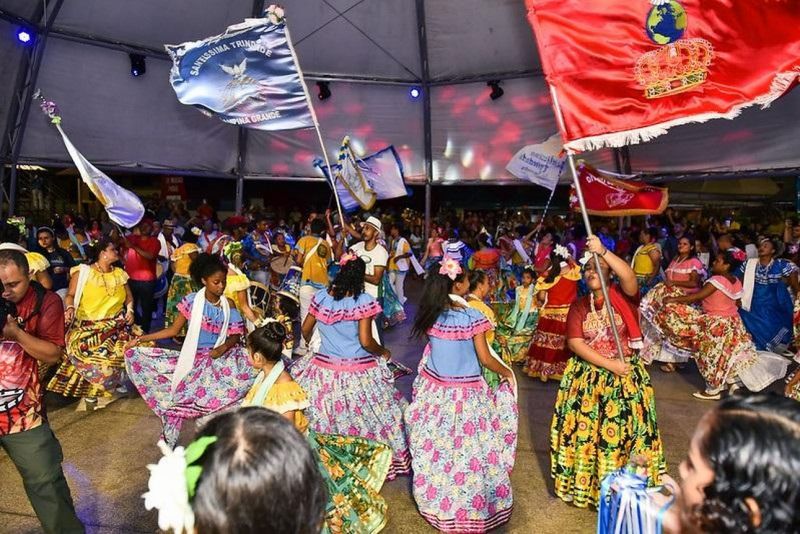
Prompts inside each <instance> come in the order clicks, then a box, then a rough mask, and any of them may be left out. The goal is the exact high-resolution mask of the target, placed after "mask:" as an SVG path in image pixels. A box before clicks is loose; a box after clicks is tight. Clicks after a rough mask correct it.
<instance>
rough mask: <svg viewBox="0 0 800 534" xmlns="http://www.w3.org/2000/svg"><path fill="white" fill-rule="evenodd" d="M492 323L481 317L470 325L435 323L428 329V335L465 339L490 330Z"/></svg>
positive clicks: (452, 339) (455, 339)
mask: <svg viewBox="0 0 800 534" xmlns="http://www.w3.org/2000/svg"><path fill="white" fill-rule="evenodd" d="M491 329H492V323H490V322H489V320H488V319H485V318H484V319H480V320H479V321H475V322H474V323H472V324H469V325H448V324H442V323H435V324H434V325H433V326H432V327H430V328H429V329H428V335H429V336H431V337H437V338H439V339H449V340H451V341H464V340H466V339H472V338H473V337H475V336H476V335H477V334H482V333H484V332H489V331H490V330H491Z"/></svg>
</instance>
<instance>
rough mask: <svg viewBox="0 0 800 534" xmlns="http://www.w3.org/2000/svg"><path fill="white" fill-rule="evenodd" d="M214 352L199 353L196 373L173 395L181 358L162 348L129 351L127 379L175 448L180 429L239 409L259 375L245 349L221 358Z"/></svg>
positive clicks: (209, 350) (202, 350) (185, 380)
mask: <svg viewBox="0 0 800 534" xmlns="http://www.w3.org/2000/svg"><path fill="white" fill-rule="evenodd" d="M210 352H211V349H200V350H199V351H198V352H197V355H196V356H195V359H194V364H193V366H192V369H191V370H190V371H189V374H187V375H186V376H185V377H184V379H183V380H182V381H181V382H180V383H179V384H178V387H177V388H176V389H175V391H174V392H173V391H172V374H173V373H174V372H175V366H176V365H177V363H178V357H179V356H180V352H179V351H177V350H169V349H162V348H159V347H137V348H134V349H131V350H129V351H127V353H126V354H125V364H126V367H127V369H128V376H129V377H130V379H131V381H132V382H133V383H134V384H135V385H136V388H137V389H138V390H139V393H140V394H141V395H142V398H143V399H144V400H145V402H146V403H147V405H148V406H149V407H150V409H151V410H153V411H154V412H155V413H156V415H157V416H159V417H160V418H161V423H162V424H163V426H164V430H163V433H162V437H163V438H164V441H166V442H167V444H168V445H169V446H171V447H174V446H175V444H176V443H177V442H178V435H179V434H180V430H181V425H182V424H183V421H184V420H186V419H197V418H199V417H204V416H207V415H211V414H213V413H216V412H219V411H222V410H224V409H226V408H229V407H231V406H235V405H238V404H239V403H240V402H241V400H242V399H243V398H244V396H245V395H246V394H247V392H248V391H250V386H252V385H253V381H254V380H255V378H256V372H255V371H254V369H253V367H252V366H251V365H250V363H249V361H248V359H247V353H246V352H245V349H244V348H243V347H241V346H237V347H234V348H232V349H230V350H229V351H228V352H226V353H225V354H223V355H222V356H220V357H219V358H216V359H214V358H212V357H211V356H209V353H210Z"/></svg>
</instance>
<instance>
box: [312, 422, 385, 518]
mask: <svg viewBox="0 0 800 534" xmlns="http://www.w3.org/2000/svg"><path fill="white" fill-rule="evenodd" d="M308 443H309V444H310V445H311V449H312V450H313V451H314V453H315V454H316V455H317V458H318V461H319V467H320V473H321V474H322V478H323V480H324V481H325V486H326V487H327V489H328V506H327V509H326V512H325V525H324V527H323V530H322V532H323V533H325V534H327V533H331V534H333V533H347V534H373V533H375V532H380V531H381V530H383V527H384V526H386V509H387V507H386V501H385V500H384V499H383V497H381V496H380V493H379V492H380V491H381V488H382V487H383V483H384V481H385V480H386V475H387V474H388V473H389V469H390V468H391V464H392V449H390V448H389V446H388V445H385V444H383V443H379V442H377V441H371V440H367V439H364V438H359V437H356V436H342V435H328V434H317V433H315V432H311V431H309V433H308Z"/></svg>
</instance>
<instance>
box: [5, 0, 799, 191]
mask: <svg viewBox="0 0 800 534" xmlns="http://www.w3.org/2000/svg"><path fill="white" fill-rule="evenodd" d="M46 5H47V10H48V14H47V16H46V17H42V16H41V13H42V6H43V3H42V2H37V1H35V0H0V79H2V80H3V82H4V83H3V84H2V86H0V131H5V132H7V133H13V132H15V131H17V129H15V128H14V125H15V123H17V122H18V121H17V118H18V117H19V116H20V109H21V107H20V106H18V105H15V103H19V102H20V101H22V102H23V103H24V100H25V98H22V99H21V100H20V99H17V98H16V92H17V91H20V92H21V96H23V97H25V95H26V94H27V93H29V92H32V90H33V89H34V88H37V87H38V88H41V89H42V91H43V93H44V94H45V95H46V97H47V98H48V99H51V100H54V101H55V102H57V103H58V105H59V107H60V109H61V113H62V115H63V118H64V122H63V125H64V128H65V129H66V131H67V132H68V133H69V134H70V136H71V138H72V140H73V142H74V143H75V144H76V145H77V146H78V148H79V149H80V150H81V151H82V152H83V153H84V155H86V156H87V157H88V158H89V159H90V160H91V161H92V162H94V163H95V164H98V165H101V166H102V165H106V166H109V167H124V168H139V169H142V170H155V169H162V170H165V171H170V172H183V173H186V174H191V173H200V174H208V175H219V176H228V177H231V176H235V175H237V174H239V173H241V174H243V175H244V176H245V177H246V178H268V177H275V178H313V177H318V176H319V174H318V171H316V170H315V169H314V168H313V166H312V161H313V159H314V158H315V157H316V156H318V155H320V149H319V146H318V144H317V142H316V138H315V135H314V134H313V132H312V131H307V130H306V131H294V132H280V133H265V132H259V131H253V130H250V131H247V133H246V135H240V132H239V130H238V128H236V127H234V126H230V125H226V124H223V123H222V122H220V121H218V120H216V119H212V118H207V117H205V116H204V115H202V114H201V113H199V112H198V111H197V110H195V109H192V108H190V107H187V106H184V105H182V104H180V103H178V101H177V99H176V97H175V94H174V92H173V91H172V89H171V88H170V86H169V82H168V72H169V68H170V62H169V61H168V60H167V58H166V54H164V52H163V44H164V43H180V42H183V41H188V40H196V39H200V38H204V37H207V36H209V35H213V34H217V33H220V32H221V31H223V30H224V28H225V27H226V26H228V25H230V24H233V23H237V22H240V21H241V20H243V19H244V18H247V17H250V16H252V14H253V13H254V12H258V11H259V10H260V8H261V6H262V2H261V1H260V0H255V2H254V0H225V1H219V0H218V1H211V0H203V1H201V0H136V1H135V2H132V1H130V0H127V1H122V0H48V2H47V4H46ZM283 5H284V7H285V8H286V14H287V20H288V25H289V28H290V30H291V32H292V38H293V41H294V43H295V45H296V49H297V54H298V56H299V60H300V64H301V67H302V69H303V70H304V72H305V73H306V77H307V79H309V80H315V79H316V80H318V79H328V80H331V85H330V89H331V92H332V94H333V96H332V98H330V99H328V100H326V101H324V102H317V105H316V108H317V112H318V115H319V118H320V122H321V126H322V131H323V135H324V138H325V142H326V146H327V148H328V150H329V151H330V152H331V153H332V154H333V153H335V152H336V149H337V148H338V146H339V143H340V141H341V139H342V137H343V136H344V135H345V134H349V135H351V137H352V138H353V139H354V144H355V146H356V147H359V146H360V147H361V148H362V150H363V151H364V152H365V153H368V152H371V151H373V150H375V149H379V148H383V147H384V146H386V145H388V144H393V145H395V147H396V148H397V149H398V151H399V153H400V156H401V158H402V160H403V165H404V168H405V171H406V175H407V178H408V180H409V181H410V182H413V181H424V178H425V146H424V145H425V120H424V119H425V114H424V103H423V99H419V100H411V99H410V97H409V92H408V91H409V88H410V87H411V86H414V85H417V86H422V87H429V88H430V97H431V114H430V128H431V154H432V159H433V182H434V183H458V182H463V181H478V180H486V181H501V182H502V181H509V180H515V179H514V178H513V177H512V176H510V175H509V174H508V173H506V171H505V170H504V168H505V164H506V163H507V162H508V160H509V159H510V157H511V156H512V155H513V154H514V152H516V150H517V149H519V148H521V147H522V146H524V145H526V144H531V143H537V142H541V141H543V140H544V139H546V138H547V137H549V136H550V135H552V134H553V133H555V132H556V124H555V121H554V118H553V113H552V109H551V106H550V98H549V96H548V92H547V90H546V85H545V82H544V78H543V76H542V74H541V69H540V65H539V59H538V55H537V52H536V44H535V41H534V38H533V34H532V32H531V30H530V28H529V26H528V24H527V22H526V19H525V9H524V2H522V0H492V1H491V2H488V1H486V0H458V1H455V0H437V1H427V2H426V1H424V0H417V1H416V2H415V1H413V0H284V2H283ZM421 10H423V11H424V18H422V20H419V19H420V17H419V16H418V15H419V13H420V11H421ZM23 19H24V20H23ZM25 20H27V21H28V22H29V23H30V24H31V25H32V26H33V27H38V28H39V33H40V35H39V36H38V40H39V45H38V46H41V45H42V43H43V42H45V43H46V46H45V49H44V53H43V56H42V60H41V68H40V69H39V71H38V76H37V77H36V79H35V80H34V81H33V82H32V83H31V84H30V86H28V87H24V86H23V84H22V82H21V81H20V76H21V75H22V74H24V73H25V72H26V69H25V64H26V61H25V58H27V57H28V56H29V55H32V50H33V48H32V47H31V48H25V47H23V45H21V44H20V43H19V42H17V40H16V38H15V34H16V30H17V28H18V27H19V24H21V23H25ZM48 23H49V24H51V25H52V26H51V31H50V32H49V34H48V35H47V38H46V41H45V39H43V36H42V35H41V34H42V32H43V30H44V28H45V26H46V25H47V24H48ZM421 29H424V30H425V36H424V37H425V39H422V38H421V37H420V30H421ZM425 41H427V50H426V51H423V53H420V47H421V46H422V44H421V43H423V42H425ZM132 51H133V52H142V53H145V54H146V55H148V58H147V74H146V75H144V76H140V77H138V78H134V77H132V76H131V75H130V62H129V58H128V55H127V54H128V52H132ZM424 58H427V73H426V72H425V71H426V69H425V68H424V67H425V61H424ZM491 79H501V80H503V82H502V87H503V89H504V90H505V96H503V97H502V98H500V99H499V100H496V101H492V100H490V99H489V97H488V95H489V89H488V88H487V87H486V82H487V81H488V80H491ZM310 85H311V90H312V91H313V90H314V87H313V84H310ZM798 118H800V91H795V92H793V93H790V94H789V95H788V96H786V97H785V98H783V99H782V100H780V101H778V102H776V103H775V104H774V105H773V107H772V108H770V109H768V110H766V111H761V110H757V109H751V110H748V111H746V112H745V113H743V115H742V116H741V117H740V118H738V119H736V120H734V121H726V120H718V121H712V122H710V123H707V124H701V125H689V126H683V127H680V128H675V129H674V130H673V131H672V132H671V133H669V134H668V135H665V136H663V137H660V138H658V139H657V140H655V141H653V142H650V143H647V144H643V145H637V146H634V147H631V148H630V161H631V164H632V167H633V170H634V171H641V172H649V173H687V172H696V171H729V172H730V171H754V170H755V171H757V170H763V169H776V168H780V169H787V168H797V167H800V150H798V141H797V140H798V139H800V121H799V120H798ZM23 125H24V129H23V131H24V136H23V137H22V141H21V144H20V146H19V148H20V151H19V161H20V162H31V163H32V162H37V163H50V164H68V162H69V159H68V156H67V153H66V151H65V149H64V147H63V144H62V143H61V142H60V140H59V138H58V136H57V133H56V131H55V130H54V129H53V128H52V127H51V126H50V125H49V124H48V123H47V121H46V119H45V117H44V116H43V115H42V114H41V113H40V112H39V111H38V110H37V109H32V110H31V111H30V113H29V115H28V116H27V117H26V118H25V120H24V121H23ZM4 139H5V140H6V141H5V142H4V143H3V151H2V153H0V156H3V158H4V159H5V160H6V161H7V162H8V161H10V155H11V153H12V148H13V146H12V145H10V144H9V142H8V135H6V136H5V137H4ZM586 157H587V159H589V160H590V161H592V162H594V163H596V164H598V165H601V166H605V167H607V168H610V167H613V163H612V153H611V151H610V150H603V151H599V152H596V153H592V154H588V155H586ZM240 158H241V167H239V161H240Z"/></svg>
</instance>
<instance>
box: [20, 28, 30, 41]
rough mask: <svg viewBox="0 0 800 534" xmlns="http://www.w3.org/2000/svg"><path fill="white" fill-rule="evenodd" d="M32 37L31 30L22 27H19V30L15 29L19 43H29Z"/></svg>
mask: <svg viewBox="0 0 800 534" xmlns="http://www.w3.org/2000/svg"><path fill="white" fill-rule="evenodd" d="M32 38H33V37H32V36H31V32H29V31H28V30H26V29H24V28H20V29H19V31H17V39H18V40H19V42H20V43H25V44H27V43H30V42H31V39H32Z"/></svg>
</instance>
